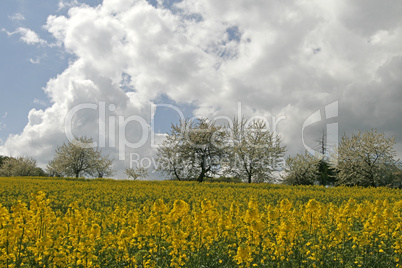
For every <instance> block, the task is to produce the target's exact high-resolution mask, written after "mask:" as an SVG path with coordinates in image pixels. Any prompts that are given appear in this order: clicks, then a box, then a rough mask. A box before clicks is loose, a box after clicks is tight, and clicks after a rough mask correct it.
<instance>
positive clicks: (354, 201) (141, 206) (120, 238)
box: [0, 178, 402, 268]
mask: <svg viewBox="0 0 402 268" xmlns="http://www.w3.org/2000/svg"><path fill="white" fill-rule="evenodd" d="M401 256H402V194H401V190H398V189H388V188H344V187H338V188H324V187H317V186H314V187H312V186H308V187H290V186H281V185H270V184H252V185H246V184H227V183H202V184H200V183H196V182H172V181H164V182H140V181H138V182H137V181H113V180H91V181H89V180H69V179H52V178H0V267H10V268H11V267H400V262H401Z"/></svg>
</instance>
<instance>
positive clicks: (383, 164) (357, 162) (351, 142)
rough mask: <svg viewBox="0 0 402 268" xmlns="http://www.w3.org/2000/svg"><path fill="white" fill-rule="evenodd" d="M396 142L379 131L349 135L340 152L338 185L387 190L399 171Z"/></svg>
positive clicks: (341, 144) (345, 137) (344, 137)
mask: <svg viewBox="0 0 402 268" xmlns="http://www.w3.org/2000/svg"><path fill="white" fill-rule="evenodd" d="M394 145H395V138H386V137H385V135H384V133H378V132H377V130H371V131H366V132H364V133H361V132H358V133H357V134H353V135H352V136H351V137H350V138H348V137H347V136H346V135H344V136H343V137H342V140H341V142H340V144H339V147H338V149H337V157H338V165H337V170H338V184H342V185H350V186H352V185H358V186H366V187H367V186H384V185H388V184H390V183H392V181H393V178H394V175H393V174H394V173H395V172H396V171H397V170H398V160H396V151H395V150H394V149H393V146H394Z"/></svg>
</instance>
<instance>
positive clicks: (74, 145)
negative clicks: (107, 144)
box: [47, 137, 113, 178]
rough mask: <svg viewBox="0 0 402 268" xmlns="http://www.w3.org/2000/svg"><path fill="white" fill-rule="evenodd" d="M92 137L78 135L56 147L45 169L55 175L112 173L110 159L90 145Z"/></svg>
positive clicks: (104, 174) (106, 174)
mask: <svg viewBox="0 0 402 268" xmlns="http://www.w3.org/2000/svg"><path fill="white" fill-rule="evenodd" d="M92 144H93V139H92V138H87V137H80V138H78V139H76V140H73V141H72V142H69V143H64V144H63V145H62V146H59V147H57V149H56V155H55V157H54V159H53V160H52V161H50V162H49V164H48V166H47V169H48V171H49V173H50V174H52V175H57V176H75V177H76V178H78V177H79V176H82V175H90V176H98V177H104V176H110V175H112V173H113V170H112V168H111V165H112V161H111V160H110V159H108V157H107V156H102V154H101V153H102V151H101V150H100V149H98V148H94V147H93V146H92Z"/></svg>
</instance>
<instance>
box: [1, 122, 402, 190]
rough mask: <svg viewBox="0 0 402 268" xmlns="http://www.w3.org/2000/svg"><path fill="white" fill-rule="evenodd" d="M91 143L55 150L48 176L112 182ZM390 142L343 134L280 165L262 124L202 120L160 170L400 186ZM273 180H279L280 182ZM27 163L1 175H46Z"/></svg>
mask: <svg viewBox="0 0 402 268" xmlns="http://www.w3.org/2000/svg"><path fill="white" fill-rule="evenodd" d="M92 144H93V139H92V138H87V137H80V138H78V139H76V140H74V141H72V142H69V143H64V144H63V145H61V146H59V147H57V149H56V152H55V156H54V159H53V160H52V161H50V162H49V164H48V166H47V175H50V176H69V177H76V178H78V177H81V176H90V177H99V178H102V177H109V176H112V175H113V169H112V160H111V159H109V157H108V156H102V152H101V150H100V149H99V148H95V147H93V146H92ZM394 145H395V139H394V138H386V137H385V135H384V134H383V133H378V132H377V131H376V130H372V131H367V132H365V133H361V132H359V133H357V134H353V135H352V136H351V137H347V136H346V135H344V136H343V137H342V139H341V141H340V143H339V146H338V147H337V148H336V150H335V151H334V152H333V153H332V154H330V155H329V154H328V153H326V152H325V150H324V138H323V140H322V147H323V150H322V153H321V154H320V155H319V156H318V155H317V156H313V155H310V154H308V153H307V152H306V153H305V154H298V155H296V156H293V157H288V158H286V159H285V158H284V155H285V152H286V148H285V146H282V145H281V139H280V137H279V136H278V135H277V134H275V133H273V132H271V131H270V130H269V129H268V128H267V124H266V123H265V122H264V121H262V120H254V121H247V120H246V119H245V118H241V119H235V120H234V122H233V124H232V125H229V126H219V125H217V124H216V123H215V122H212V121H209V120H207V119H199V120H197V121H192V120H188V119H187V120H184V121H182V122H180V123H178V124H176V125H174V124H172V127H171V132H170V134H168V135H167V136H166V138H165V140H164V141H163V142H162V144H161V145H160V146H159V147H158V151H157V159H156V161H157V164H158V169H159V170H160V171H161V172H162V173H164V174H165V175H166V176H167V177H170V178H171V179H175V180H180V181H184V180H197V181H199V182H202V181H204V179H205V178H220V177H226V178H227V177H231V178H236V179H237V180H242V181H246V182H248V183H251V182H271V183H272V182H282V183H285V184H291V185H314V184H318V185H333V186H336V185H349V186H355V185H358V186H397V187H402V176H401V166H400V164H399V162H398V160H396V152H395V150H394V149H393V146H394ZM125 173H126V175H127V176H128V177H131V178H133V179H137V178H145V177H147V174H148V172H147V170H146V169H145V168H144V167H137V168H126V170H125ZM278 174H281V175H280V176H278ZM45 175H46V173H45V172H44V171H43V170H42V169H41V168H39V167H37V165H36V161H35V160H34V159H32V158H28V157H18V158H13V157H0V176H45Z"/></svg>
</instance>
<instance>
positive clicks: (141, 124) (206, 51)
mask: <svg viewBox="0 0 402 268" xmlns="http://www.w3.org/2000/svg"><path fill="white" fill-rule="evenodd" d="M400 14H402V2H401V1H399V0H386V1H379V0H360V1H358V0H356V1H346V0H340V1H329V0H312V1H291V0H285V1H262V0H239V1H229V0H220V1H213V0H149V1H146V0H132V1H128V0H104V1H101V0H90V1H89V0H88V1H84V0H59V1H54V0H43V1H39V2H37V1H35V2H34V1H29V0H3V1H1V2H0V59H1V61H0V154H1V155H10V156H21V155H24V156H29V157H33V158H35V159H36V160H37V161H38V164H39V166H41V167H43V168H46V164H47V163H48V162H49V161H50V160H51V159H52V158H53V156H54V152H55V149H56V148H57V146H60V145H61V144H63V142H67V141H68V140H70V139H72V138H74V137H79V136H89V137H93V138H94V141H95V142H96V143H97V145H98V146H99V147H101V148H102V151H103V152H104V153H105V154H108V155H109V156H110V158H113V159H114V166H113V168H114V169H115V170H116V173H115V175H114V177H115V178H124V174H123V170H124V168H125V167H127V166H130V165H131V166H133V165H134V166H135V165H137V164H142V165H145V166H149V170H150V172H151V178H154V179H157V178H161V175H160V174H158V173H157V172H156V173H152V171H153V168H154V167H156V163H155V152H156V148H157V145H158V144H159V143H160V142H161V141H162V140H163V138H164V133H167V132H169V129H170V125H171V123H177V122H178V120H179V119H180V118H182V117H193V116H205V117H209V118H211V119H219V120H218V121H219V122H220V123H222V124H224V123H230V121H231V120H230V119H232V118H233V117H234V116H246V117H247V118H263V119H264V120H266V121H267V122H268V123H269V126H270V130H272V131H275V132H276V133H278V134H279V135H280V136H281V138H282V141H283V144H284V145H286V146H287V152H288V155H294V154H296V153H303V152H304V151H305V150H308V151H309V152H313V151H314V150H318V148H319V146H318V140H319V139H320V138H321V136H322V133H323V131H326V132H327V134H328V135H327V140H328V147H331V146H334V145H336V144H337V142H338V140H339V138H340V137H341V136H342V135H344V134H346V135H351V133H357V132H358V131H366V130H370V129H373V128H377V129H378V130H379V131H381V132H384V133H385V134H386V136H387V137H395V140H396V145H395V147H394V148H395V150H396V151H397V157H398V158H401V157H402V135H401V134H402V124H401V123H402V120H401V118H402V108H401V105H400V104H401V103H402V75H401V74H402V45H401V44H402V17H401V16H400Z"/></svg>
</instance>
